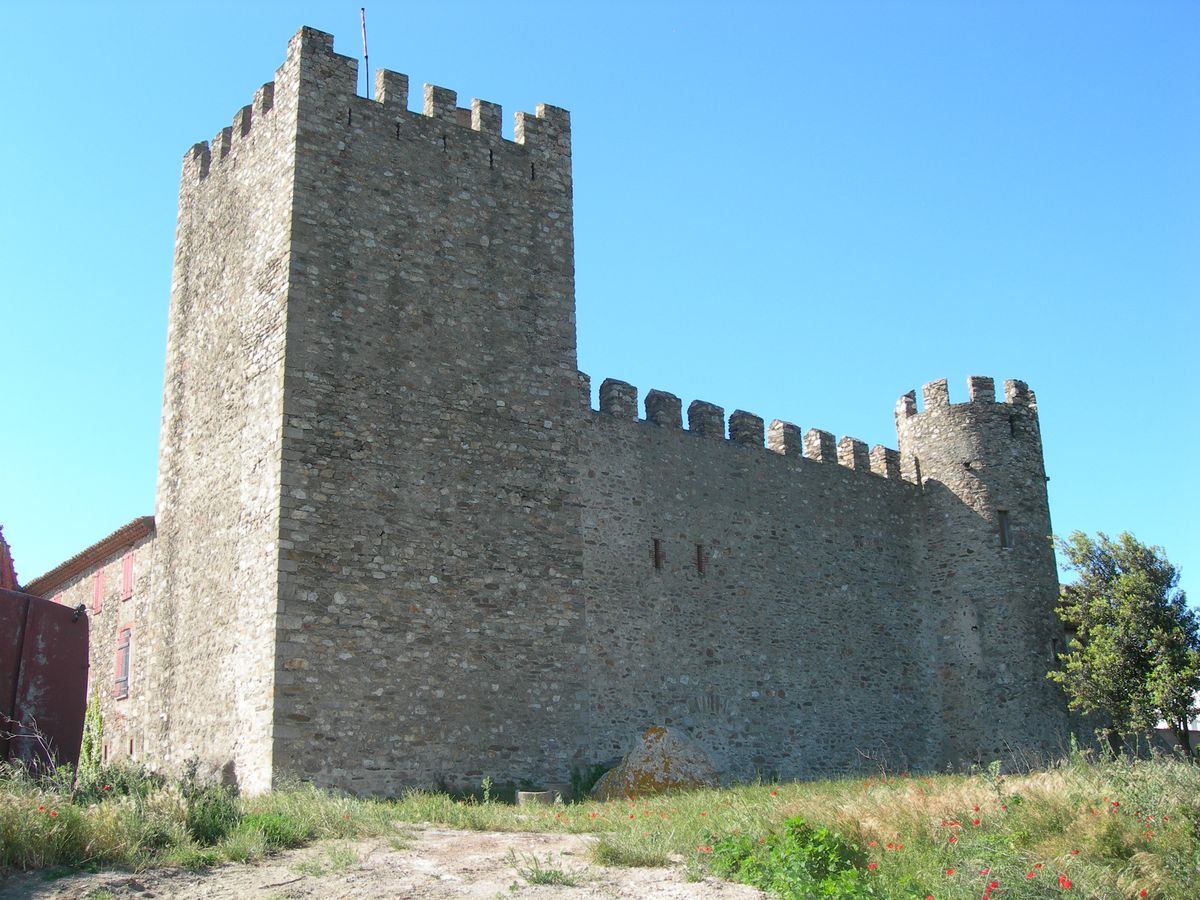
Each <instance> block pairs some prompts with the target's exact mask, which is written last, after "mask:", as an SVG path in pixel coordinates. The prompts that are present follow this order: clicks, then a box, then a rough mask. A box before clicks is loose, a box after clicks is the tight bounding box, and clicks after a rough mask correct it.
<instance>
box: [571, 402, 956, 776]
mask: <svg viewBox="0 0 1200 900" xmlns="http://www.w3.org/2000/svg"><path fill="white" fill-rule="evenodd" d="M601 398H602V399H601V402H602V404H603V403H604V398H605V391H604V389H602V391H601ZM661 399H662V397H661V395H656V394H653V393H652V394H651V396H650V397H648V398H647V406H648V407H649V408H650V410H651V412H654V411H656V408H657V406H658V403H659V402H661ZM677 402H678V401H676V403H677ZM697 410H698V411H700V412H701V413H702V414H703V418H702V419H701V418H700V417H698V416H693V427H695V426H700V427H702V428H703V429H704V431H703V432H701V431H699V429H697V430H694V431H688V430H682V429H681V428H680V426H679V424H678V423H675V424H673V425H672V424H667V425H665V426H664V425H658V424H655V423H654V422H653V421H646V420H641V421H638V420H635V419H634V415H635V414H636V409H635V407H634V406H633V405H632V404H622V405H621V406H619V407H616V408H615V409H614V412H616V413H618V414H617V415H614V414H609V413H605V412H594V413H592V414H591V415H590V417H589V419H588V421H587V428H586V431H585V435H586V436H585V439H584V441H583V445H582V446H583V451H584V455H583V458H582V461H581V462H582V464H581V466H580V471H579V479H580V485H581V499H582V502H583V504H584V513H583V526H584V581H585V584H586V596H587V599H588V647H587V649H588V653H587V661H588V662H587V672H588V680H589V682H590V683H591V686H592V698H593V703H592V707H591V710H590V718H591V726H592V727H591V732H590V744H591V748H592V752H593V754H594V755H595V758H597V759H601V760H603V759H606V758H609V757H612V756H619V755H620V754H621V753H622V752H623V751H624V750H625V749H628V748H627V743H628V741H629V740H630V738H631V736H633V735H636V734H638V733H640V731H641V730H643V729H644V728H645V727H646V726H648V725H651V724H667V725H674V726H676V727H682V728H686V729H687V730H688V731H689V732H690V733H691V734H692V735H693V736H695V737H696V738H698V739H699V740H700V742H701V743H702V744H703V745H704V746H705V747H706V748H708V749H709V750H710V751H711V752H712V753H713V755H714V758H715V759H716V760H717V761H718V762H719V764H720V766H721V768H722V769H723V770H724V771H726V772H728V773H729V774H730V775H731V776H733V777H736V778H751V777H753V776H755V775H756V774H763V775H768V776H770V775H775V774H779V775H781V776H785V777H795V776H808V775H814V774H817V773H828V772H841V771H848V770H851V769H859V768H866V769H877V768H878V767H879V764H880V761H881V760H884V759H886V760H887V761H888V765H889V766H890V767H896V768H907V767H909V766H912V767H914V768H915V767H920V766H933V765H936V764H937V762H938V751H939V750H940V747H939V746H938V733H939V731H940V728H939V727H929V726H930V725H931V724H932V723H934V722H936V721H937V720H938V718H939V711H938V709H937V706H936V697H934V696H932V694H931V691H930V690H929V688H930V670H929V666H928V664H927V663H926V661H925V660H924V659H922V657H921V655H920V654H919V653H918V652H917V650H916V648H917V647H918V646H919V645H920V644H921V642H922V633H923V631H924V630H925V629H926V628H928V627H929V625H930V622H929V621H928V617H927V615H926V614H925V611H924V609H923V604H922V600H921V597H920V596H919V593H918V591H917V590H916V584H915V580H914V571H915V568H916V563H917V560H918V559H919V557H920V553H921V551H920V535H921V531H922V521H921V516H920V511H919V501H920V494H919V491H918V489H917V488H916V487H915V486H914V485H912V484H910V483H908V482H905V481H900V480H896V479H891V480H889V479H887V478H884V477H881V476H880V475H876V474H873V473H871V472H870V471H869V470H862V469H860V470H853V469H851V468H848V467H846V466H844V465H839V464H838V463H837V462H836V461H835V460H829V461H825V462H820V461H817V460H814V459H807V458H803V457H801V456H799V455H797V452H796V451H798V449H799V448H798V444H797V443H796V442H795V441H794V442H792V444H791V445H790V447H789V449H790V451H791V452H790V453H789V455H784V453H783V452H772V451H771V450H768V449H765V448H764V446H763V426H762V420H761V419H757V427H755V428H752V429H750V432H749V435H747V429H746V425H747V421H748V414H745V413H741V414H734V416H731V417H730V418H731V428H730V430H731V437H732V438H733V439H731V440H725V438H724V418H723V413H722V412H721V411H720V409H719V408H716V407H703V408H701V407H697V406H695V405H693V411H694V412H695V411H697ZM749 419H750V421H751V422H752V421H753V420H754V419H756V417H749ZM665 421H668V422H669V417H668V418H667V419H666V420H665ZM781 424H782V423H781ZM791 428H793V429H794V426H791ZM774 430H775V431H776V433H779V432H781V430H782V429H781V428H780V427H779V426H776V428H775V429H774ZM739 438H740V440H739ZM796 438H797V440H798V435H797V436H796ZM829 442H832V437H830V438H829ZM778 447H779V450H780V451H783V450H784V449H785V448H784V446H783V445H782V443H780V444H779V445H778ZM864 452H865V448H864ZM848 461H850V460H848ZM656 540H657V541H659V556H660V560H659V562H660V566H659V567H656V566H655V559H654V549H655V544H654V542H655V541H656ZM697 545H699V550H698V549H697ZM698 554H699V557H700V558H698ZM701 568H703V572H701ZM918 723H919V724H918ZM914 726H917V727H914ZM588 761H593V760H588Z"/></svg>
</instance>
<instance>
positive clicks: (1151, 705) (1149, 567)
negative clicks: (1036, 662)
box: [1048, 531, 1200, 757]
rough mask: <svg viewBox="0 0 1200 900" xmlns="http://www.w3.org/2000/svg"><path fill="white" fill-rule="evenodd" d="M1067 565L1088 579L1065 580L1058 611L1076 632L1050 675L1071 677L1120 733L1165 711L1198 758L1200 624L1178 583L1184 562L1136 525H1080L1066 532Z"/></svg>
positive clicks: (1078, 696) (1115, 738)
mask: <svg viewBox="0 0 1200 900" xmlns="http://www.w3.org/2000/svg"><path fill="white" fill-rule="evenodd" d="M1057 545H1058V550H1059V552H1060V553H1061V554H1062V556H1063V558H1064V559H1065V562H1064V564H1063V567H1064V568H1065V569H1067V570H1069V571H1073V572H1076V573H1078V575H1079V580H1078V581H1077V582H1076V583H1074V584H1069V585H1066V586H1065V587H1064V588H1063V593H1062V598H1061V602H1060V604H1059V607H1058V610H1057V611H1058V615H1059V618H1060V619H1062V620H1063V622H1064V623H1065V624H1066V626H1067V628H1068V629H1070V630H1072V631H1073V637H1072V638H1071V641H1070V643H1069V644H1068V647H1067V652H1066V653H1062V654H1059V657H1058V659H1059V663H1060V664H1061V666H1062V668H1061V669H1058V670H1056V671H1053V672H1050V673H1049V676H1048V677H1049V678H1050V679H1052V680H1053V681H1056V682H1057V683H1058V684H1060V685H1062V688H1063V690H1064V691H1066V693H1067V696H1068V697H1069V698H1070V701H1069V705H1070V707H1071V708H1072V709H1075V710H1079V711H1080V712H1084V713H1089V714H1099V715H1101V716H1103V717H1104V718H1106V719H1107V720H1108V721H1109V722H1110V723H1111V726H1110V728H1109V729H1108V739H1109V742H1110V744H1111V745H1112V747H1113V750H1114V751H1116V752H1119V750H1120V746H1121V743H1120V737H1119V735H1121V734H1137V733H1143V732H1147V731H1150V730H1151V729H1153V728H1154V727H1155V725H1156V724H1157V723H1158V721H1159V720H1160V719H1161V720H1165V721H1166V723H1167V724H1168V725H1169V726H1170V728H1171V731H1172V733H1173V734H1174V735H1175V737H1176V739H1177V740H1178V741H1179V745H1180V746H1181V747H1182V748H1183V750H1184V752H1185V753H1186V754H1187V755H1188V756H1189V757H1192V745H1191V740H1190V735H1189V733H1188V719H1189V718H1194V717H1195V716H1196V714H1197V707H1196V692H1197V691H1198V690H1200V625H1198V622H1197V618H1196V614H1195V612H1193V611H1192V610H1191V609H1189V608H1188V606H1187V602H1186V597H1185V596H1184V592H1183V591H1181V590H1180V589H1179V571H1178V570H1177V569H1176V568H1175V567H1174V566H1173V565H1171V563H1170V562H1168V561H1167V557H1166V555H1165V554H1164V553H1163V550H1162V548H1161V547H1148V546H1146V545H1145V544H1142V543H1140V542H1139V541H1138V540H1137V539H1136V538H1134V537H1133V535H1131V534H1129V533H1128V532H1125V533H1122V534H1120V535H1118V536H1117V538H1116V540H1110V539H1109V537H1108V535H1106V534H1104V533H1103V532H1101V533H1099V534H1098V535H1097V537H1096V539H1095V540H1092V539H1091V538H1090V537H1088V536H1087V535H1086V534H1084V533H1083V532H1081V531H1076V532H1074V533H1073V534H1072V535H1070V537H1068V538H1067V539H1066V540H1058V541H1057Z"/></svg>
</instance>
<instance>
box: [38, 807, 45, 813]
mask: <svg viewBox="0 0 1200 900" xmlns="http://www.w3.org/2000/svg"><path fill="white" fill-rule="evenodd" d="M45 811H46V807H44V806H39V807H38V812H45Z"/></svg>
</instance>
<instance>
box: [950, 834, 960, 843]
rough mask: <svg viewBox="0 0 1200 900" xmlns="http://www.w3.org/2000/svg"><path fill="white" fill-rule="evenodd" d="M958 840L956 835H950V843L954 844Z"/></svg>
mask: <svg viewBox="0 0 1200 900" xmlns="http://www.w3.org/2000/svg"><path fill="white" fill-rule="evenodd" d="M957 842H958V838H956V837H955V836H954V835H950V843H952V844H954V843H957Z"/></svg>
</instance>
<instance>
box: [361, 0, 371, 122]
mask: <svg viewBox="0 0 1200 900" xmlns="http://www.w3.org/2000/svg"><path fill="white" fill-rule="evenodd" d="M358 18H359V20H360V21H361V22H362V39H363V88H364V93H365V94H366V97H367V99H368V100H370V99H371V63H370V57H368V56H367V8H366V7H365V6H362V7H359V10H358Z"/></svg>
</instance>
